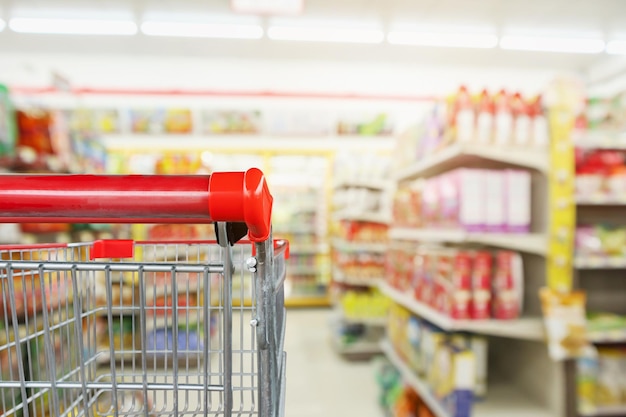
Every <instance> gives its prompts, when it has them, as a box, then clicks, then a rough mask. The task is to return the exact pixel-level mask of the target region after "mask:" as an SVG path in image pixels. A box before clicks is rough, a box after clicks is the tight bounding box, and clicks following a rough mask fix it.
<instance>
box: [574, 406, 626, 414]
mask: <svg viewBox="0 0 626 417" xmlns="http://www.w3.org/2000/svg"><path fill="white" fill-rule="evenodd" d="M580 415H581V416H583V417H621V416H624V415H626V406H614V407H601V408H598V409H597V410H595V411H593V412H588V413H581V414H580Z"/></svg>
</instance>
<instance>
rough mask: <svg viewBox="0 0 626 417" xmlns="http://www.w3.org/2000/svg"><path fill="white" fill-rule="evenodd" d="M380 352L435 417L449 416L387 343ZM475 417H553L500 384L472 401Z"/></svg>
mask: <svg viewBox="0 0 626 417" xmlns="http://www.w3.org/2000/svg"><path fill="white" fill-rule="evenodd" d="M381 348H382V350H383V353H384V354H385V356H387V358H389V361H390V362H391V363H392V364H393V365H394V366H395V367H396V368H397V369H398V371H400V374H401V375H402V377H403V378H404V380H405V381H406V382H407V383H408V384H409V385H410V386H411V387H412V388H413V389H414V390H415V391H416V392H417V394H418V395H419V396H420V398H421V399H422V400H423V401H424V402H425V403H426V405H427V406H428V408H430V411H431V412H432V413H433V414H434V415H435V416H436V417H453V416H452V415H451V414H449V413H448V412H446V410H445V409H444V408H443V407H442V406H441V404H440V403H439V401H438V400H437V398H436V397H435V396H434V395H433V393H432V392H431V390H430V388H429V387H428V386H427V385H426V383H425V382H424V381H422V380H421V379H420V378H419V377H418V376H417V375H416V374H415V372H413V371H412V370H411V369H410V368H409V367H408V366H407V365H406V363H405V362H404V361H403V360H402V358H401V357H400V356H399V355H398V354H397V353H396V351H395V349H394V348H393V346H392V345H391V343H390V342H389V341H388V340H385V341H383V342H382V343H381ZM472 416H475V417H503V416H506V417H529V416H532V417H553V414H552V413H551V412H550V411H549V410H547V409H544V408H541V407H540V406H538V405H537V404H536V402H535V401H532V400H530V399H527V398H525V397H523V394H522V393H521V392H520V390H519V389H516V388H515V387H512V386H506V385H504V384H492V385H490V386H489V389H488V392H487V400H486V401H483V402H475V403H474V406H473V409H472Z"/></svg>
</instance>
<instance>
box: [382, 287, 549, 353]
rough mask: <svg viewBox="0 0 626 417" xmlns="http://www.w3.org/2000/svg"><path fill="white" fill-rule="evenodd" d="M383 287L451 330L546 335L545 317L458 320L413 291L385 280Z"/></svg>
mask: <svg viewBox="0 0 626 417" xmlns="http://www.w3.org/2000/svg"><path fill="white" fill-rule="evenodd" d="M380 290H381V291H382V292H383V293H384V294H385V295H387V296H388V297H389V298H391V299H392V300H393V301H394V302H396V303H397V304H400V305H402V306H403V307H405V308H406V309H408V310H409V311H411V312H413V313H415V314H416V315H418V316H419V317H422V318H423V319H425V320H427V321H429V322H430V323H432V324H434V325H436V326H438V327H440V328H441V329H443V330H446V331H449V332H454V331H459V332H470V333H476V334H483V335H488V336H499V337H507V338H513V339H522V340H535V341H542V340H544V338H545V335H544V327H543V319H542V318H540V317H536V318H520V319H517V320H495V319H492V320H455V319H451V318H450V317H448V316H446V315H444V314H442V313H440V312H438V311H437V310H435V309H433V308H432V307H429V306H427V305H425V304H423V303H421V302H419V301H417V300H415V298H414V297H413V295H412V294H406V293H403V292H401V291H398V290H397V289H395V288H393V287H392V286H390V285H389V284H387V283H385V282H381V283H380Z"/></svg>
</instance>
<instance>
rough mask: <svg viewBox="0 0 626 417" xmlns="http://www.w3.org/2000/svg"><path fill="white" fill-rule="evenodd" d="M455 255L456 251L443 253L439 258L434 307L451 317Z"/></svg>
mask: <svg viewBox="0 0 626 417" xmlns="http://www.w3.org/2000/svg"><path fill="white" fill-rule="evenodd" d="M454 254H455V252H454V251H442V252H440V253H439V254H438V256H437V269H436V272H435V302H434V305H433V307H434V308H436V309H437V310H438V311H440V312H442V313H443V314H446V315H450V313H451V309H452V302H451V298H452V290H453V288H452V267H453V262H454Z"/></svg>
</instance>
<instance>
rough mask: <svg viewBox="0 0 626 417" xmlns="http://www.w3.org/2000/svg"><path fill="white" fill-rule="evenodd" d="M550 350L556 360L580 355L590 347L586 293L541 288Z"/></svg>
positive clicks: (540, 293) (551, 355) (540, 294)
mask: <svg viewBox="0 0 626 417" xmlns="http://www.w3.org/2000/svg"><path fill="white" fill-rule="evenodd" d="M539 296H540V299H541V307H542V310H543V317H544V323H545V327H546V335H547V339H548V352H549V354H550V357H551V358H552V359H554V360H563V359H568V358H577V357H579V356H580V355H581V354H583V353H584V351H585V349H586V348H587V346H588V338H587V331H586V324H587V323H586V322H587V320H586V317H585V303H586V298H587V297H586V294H585V293H584V292H582V291H572V292H570V293H562V292H558V291H555V290H552V289H550V288H547V287H544V288H542V289H541V290H540V292H539Z"/></svg>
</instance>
